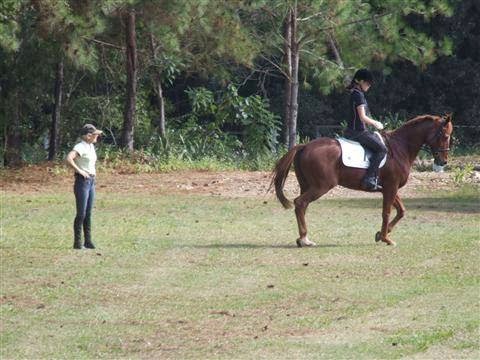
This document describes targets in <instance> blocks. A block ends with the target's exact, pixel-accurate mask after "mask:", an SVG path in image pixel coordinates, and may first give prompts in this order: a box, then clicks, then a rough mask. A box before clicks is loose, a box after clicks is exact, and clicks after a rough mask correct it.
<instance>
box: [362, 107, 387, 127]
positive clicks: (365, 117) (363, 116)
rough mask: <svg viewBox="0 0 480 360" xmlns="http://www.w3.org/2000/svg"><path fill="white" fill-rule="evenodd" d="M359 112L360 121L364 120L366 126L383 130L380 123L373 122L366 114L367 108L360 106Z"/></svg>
mask: <svg viewBox="0 0 480 360" xmlns="http://www.w3.org/2000/svg"><path fill="white" fill-rule="evenodd" d="M357 112H358V115H359V116H360V120H362V122H363V123H364V124H367V125H371V126H373V127H375V128H377V129H378V130H383V124H382V123H381V122H380V121H376V120H373V119H372V118H371V117H369V116H368V115H367V114H366V113H365V106H363V105H358V106H357Z"/></svg>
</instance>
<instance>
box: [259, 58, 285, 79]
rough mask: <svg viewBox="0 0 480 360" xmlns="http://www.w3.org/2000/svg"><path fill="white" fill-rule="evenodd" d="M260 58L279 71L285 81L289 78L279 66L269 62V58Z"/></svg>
mask: <svg viewBox="0 0 480 360" xmlns="http://www.w3.org/2000/svg"><path fill="white" fill-rule="evenodd" d="M260 57H261V58H262V59H263V60H265V61H267V62H268V63H270V64H271V65H273V67H275V68H276V69H277V70H278V71H280V73H281V74H282V75H283V76H285V77H286V78H287V79H289V78H290V76H288V74H287V73H286V72H285V71H284V70H283V69H282V68H281V67H280V66H278V64H275V63H274V62H273V61H272V60H270V59H269V58H267V57H265V56H263V55H260Z"/></svg>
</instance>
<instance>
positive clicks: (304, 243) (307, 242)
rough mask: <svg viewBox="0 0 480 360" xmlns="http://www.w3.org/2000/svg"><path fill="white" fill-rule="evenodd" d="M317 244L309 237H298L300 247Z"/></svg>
mask: <svg viewBox="0 0 480 360" xmlns="http://www.w3.org/2000/svg"><path fill="white" fill-rule="evenodd" d="M316 245H317V244H315V243H314V242H313V241H310V240H308V238H300V239H297V246H298V247H304V246H306V247H309V246H316Z"/></svg>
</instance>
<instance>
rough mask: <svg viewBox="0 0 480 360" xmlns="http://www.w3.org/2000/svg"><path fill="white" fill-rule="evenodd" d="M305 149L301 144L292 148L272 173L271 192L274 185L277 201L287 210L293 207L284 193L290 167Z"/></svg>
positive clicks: (278, 162)
mask: <svg viewBox="0 0 480 360" xmlns="http://www.w3.org/2000/svg"><path fill="white" fill-rule="evenodd" d="M304 147H305V145H304V144H301V145H297V146H294V147H293V148H291V149H290V151H288V152H287V153H286V154H285V155H283V157H282V158H281V159H280V160H278V161H277V164H276V165H275V168H274V169H273V172H272V182H271V183H270V188H269V190H270V189H271V188H272V185H275V194H276V195H277V199H278V201H280V203H281V204H282V205H283V207H284V208H285V209H289V208H291V207H292V202H291V201H290V200H288V199H287V198H286V197H285V194H284V193H283V187H284V186H285V180H286V179H287V176H288V172H289V170H290V167H291V166H292V163H293V161H294V160H295V155H297V152H298V151H299V150H302V149H303V148H304Z"/></svg>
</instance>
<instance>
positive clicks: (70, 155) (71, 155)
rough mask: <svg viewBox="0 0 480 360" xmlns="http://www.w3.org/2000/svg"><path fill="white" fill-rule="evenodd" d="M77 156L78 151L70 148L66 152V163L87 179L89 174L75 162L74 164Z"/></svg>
mask: <svg viewBox="0 0 480 360" xmlns="http://www.w3.org/2000/svg"><path fill="white" fill-rule="evenodd" d="M77 156H79V155H78V153H77V152H76V151H75V150H72V151H70V152H69V153H68V155H67V158H66V163H67V164H68V165H70V166H71V167H72V168H73V169H74V170H75V171H76V172H78V173H79V174H80V175H82V176H83V177H84V178H85V179H88V178H89V177H90V174H89V173H87V172H86V171H83V170H82V169H80V168H79V167H78V166H77V164H75V161H73V160H75V158H76V157H77Z"/></svg>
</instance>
